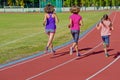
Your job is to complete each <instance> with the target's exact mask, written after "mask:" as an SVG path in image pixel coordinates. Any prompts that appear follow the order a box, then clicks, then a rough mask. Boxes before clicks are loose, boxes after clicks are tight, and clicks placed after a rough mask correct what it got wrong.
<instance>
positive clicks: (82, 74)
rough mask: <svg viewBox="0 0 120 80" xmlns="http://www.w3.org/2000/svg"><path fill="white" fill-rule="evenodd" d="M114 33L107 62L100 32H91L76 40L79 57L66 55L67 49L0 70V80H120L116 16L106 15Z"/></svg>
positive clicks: (119, 22)
mask: <svg viewBox="0 0 120 80" xmlns="http://www.w3.org/2000/svg"><path fill="white" fill-rule="evenodd" d="M110 17H111V19H112V20H113V26H114V31H113V32H112V36H111V46H110V48H109V54H110V55H111V56H110V57H109V58H106V57H105V55H104V51H103V47H102V43H101V37H100V32H99V31H98V30H96V29H93V30H92V31H91V32H89V33H88V34H86V35H85V36H84V37H83V38H81V39H80V40H79V50H80V52H81V54H83V56H81V57H76V54H75V53H74V54H73V55H72V56H70V55H69V47H70V45H68V46H65V47H63V48H61V49H58V50H57V53H56V55H54V56H53V55H52V54H45V55H42V56H38V57H36V58H34V59H30V60H27V61H24V62H21V63H17V64H15V65H12V66H7V67H5V68H3V69H0V80H120V76H119V74H120V70H119V68H120V62H119V61H120V56H119V55H120V36H119V32H120V12H112V13H111V14H110Z"/></svg>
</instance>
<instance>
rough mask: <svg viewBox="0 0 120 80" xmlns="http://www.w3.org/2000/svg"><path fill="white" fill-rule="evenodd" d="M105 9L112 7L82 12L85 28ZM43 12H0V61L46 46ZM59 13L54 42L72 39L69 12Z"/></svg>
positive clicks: (35, 52) (41, 49)
mask: <svg viewBox="0 0 120 80" xmlns="http://www.w3.org/2000/svg"><path fill="white" fill-rule="evenodd" d="M105 13H109V11H101V12H97V11H96V12H81V13H80V14H81V15H82V16H83V21H84V26H83V27H82V28H81V30H82V32H83V31H85V30H86V29H88V28H89V27H91V26H92V25H94V24H95V23H97V22H98V21H99V20H100V18H101V17H102V15H103V14H105ZM43 15H44V14H43V13H22V14H20V13H11V14H7V13H5V14H0V64H3V63H6V62H10V61H12V60H16V59H20V58H23V57H26V56H30V55H33V54H37V53H38V52H40V51H43V50H44V47H45V46H46V43H47V40H48V37H47V35H46V34H45V31H44V27H43V26H42V22H43ZM57 15H58V17H59V20H60V22H59V23H58V24H57V31H56V35H55V39H54V46H59V45H61V44H63V43H65V42H68V41H70V40H71V39H72V37H71V34H70V31H69V29H68V28H67V25H68V18H69V15H70V13H57ZM82 32H81V33H82Z"/></svg>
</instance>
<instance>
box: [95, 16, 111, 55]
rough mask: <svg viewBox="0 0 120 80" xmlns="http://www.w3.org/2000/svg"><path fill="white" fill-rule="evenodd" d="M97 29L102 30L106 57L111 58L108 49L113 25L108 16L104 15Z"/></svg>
mask: <svg viewBox="0 0 120 80" xmlns="http://www.w3.org/2000/svg"><path fill="white" fill-rule="evenodd" d="M97 29H101V37H102V40H103V46H104V52H105V55H106V57H109V54H108V51H107V48H108V47H109V44H110V35H111V30H113V27H112V23H111V20H110V18H109V17H108V15H107V14H105V15H103V18H102V19H101V22H100V23H99V24H97Z"/></svg>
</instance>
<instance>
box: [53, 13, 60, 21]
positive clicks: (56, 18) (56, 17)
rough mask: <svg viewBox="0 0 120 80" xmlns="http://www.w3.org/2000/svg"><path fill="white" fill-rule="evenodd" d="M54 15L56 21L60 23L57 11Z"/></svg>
mask: <svg viewBox="0 0 120 80" xmlns="http://www.w3.org/2000/svg"><path fill="white" fill-rule="evenodd" d="M54 16H55V22H56V23H58V22H59V19H58V16H57V15H56V14H55V13H54Z"/></svg>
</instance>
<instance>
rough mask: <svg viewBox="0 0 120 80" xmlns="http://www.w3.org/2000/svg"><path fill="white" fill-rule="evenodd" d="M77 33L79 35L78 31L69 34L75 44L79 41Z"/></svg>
mask: <svg viewBox="0 0 120 80" xmlns="http://www.w3.org/2000/svg"><path fill="white" fill-rule="evenodd" d="M79 33H80V31H79V30H71V34H72V37H73V40H74V42H76V43H77V42H78V39H79Z"/></svg>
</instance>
